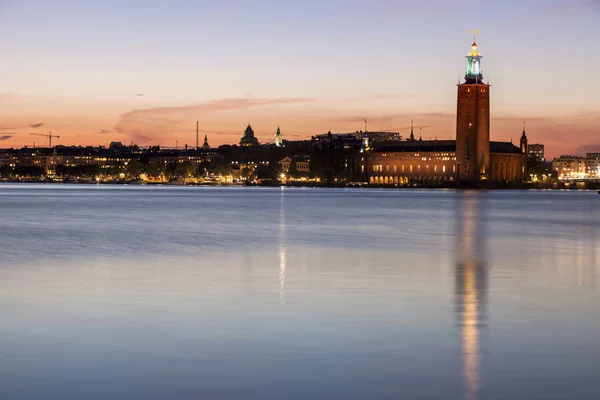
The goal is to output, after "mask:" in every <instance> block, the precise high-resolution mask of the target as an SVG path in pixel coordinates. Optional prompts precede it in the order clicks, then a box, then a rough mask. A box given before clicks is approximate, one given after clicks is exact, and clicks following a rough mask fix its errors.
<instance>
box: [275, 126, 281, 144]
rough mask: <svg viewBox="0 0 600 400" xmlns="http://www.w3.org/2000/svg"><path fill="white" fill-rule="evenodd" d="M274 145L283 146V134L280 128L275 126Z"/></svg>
mask: <svg viewBox="0 0 600 400" xmlns="http://www.w3.org/2000/svg"><path fill="white" fill-rule="evenodd" d="M275 146H277V147H283V135H282V134H281V129H279V127H277V132H275Z"/></svg>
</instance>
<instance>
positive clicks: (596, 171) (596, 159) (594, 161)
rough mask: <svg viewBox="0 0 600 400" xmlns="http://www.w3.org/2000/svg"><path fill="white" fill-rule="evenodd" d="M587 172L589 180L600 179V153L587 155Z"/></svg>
mask: <svg viewBox="0 0 600 400" xmlns="http://www.w3.org/2000/svg"><path fill="white" fill-rule="evenodd" d="M585 170H586V171H585V172H586V177H587V178H588V179H600V153H587V154H586V156H585Z"/></svg>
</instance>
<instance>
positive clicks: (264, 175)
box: [254, 165, 277, 180]
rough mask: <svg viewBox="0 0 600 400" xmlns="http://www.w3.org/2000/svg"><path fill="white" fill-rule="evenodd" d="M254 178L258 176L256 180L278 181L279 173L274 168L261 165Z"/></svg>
mask: <svg viewBox="0 0 600 400" xmlns="http://www.w3.org/2000/svg"><path fill="white" fill-rule="evenodd" d="M254 176H256V179H260V180H274V179H277V172H276V171H275V169H274V168H269V167H267V166H266V165H261V166H259V167H258V168H256V170H255V171H254Z"/></svg>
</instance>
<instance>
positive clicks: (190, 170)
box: [175, 161, 196, 178]
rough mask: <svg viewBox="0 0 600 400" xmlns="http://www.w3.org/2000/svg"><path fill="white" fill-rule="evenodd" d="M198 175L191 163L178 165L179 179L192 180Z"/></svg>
mask: <svg viewBox="0 0 600 400" xmlns="http://www.w3.org/2000/svg"><path fill="white" fill-rule="evenodd" d="M195 173H196V168H195V167H194V165H193V164H192V163H191V162H189V161H184V162H182V163H179V164H177V167H176V168H175V174H176V175H177V177H179V178H191V177H192V176H194V174H195Z"/></svg>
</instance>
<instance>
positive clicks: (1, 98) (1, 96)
mask: <svg viewBox="0 0 600 400" xmlns="http://www.w3.org/2000/svg"><path fill="white" fill-rule="evenodd" d="M15 97H17V94H16V93H15V92H5V93H0V103H6V102H9V101H10V100H12V99H14V98H15Z"/></svg>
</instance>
